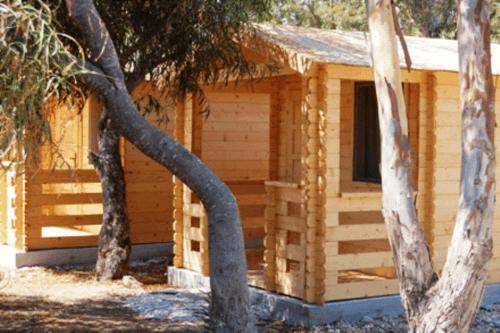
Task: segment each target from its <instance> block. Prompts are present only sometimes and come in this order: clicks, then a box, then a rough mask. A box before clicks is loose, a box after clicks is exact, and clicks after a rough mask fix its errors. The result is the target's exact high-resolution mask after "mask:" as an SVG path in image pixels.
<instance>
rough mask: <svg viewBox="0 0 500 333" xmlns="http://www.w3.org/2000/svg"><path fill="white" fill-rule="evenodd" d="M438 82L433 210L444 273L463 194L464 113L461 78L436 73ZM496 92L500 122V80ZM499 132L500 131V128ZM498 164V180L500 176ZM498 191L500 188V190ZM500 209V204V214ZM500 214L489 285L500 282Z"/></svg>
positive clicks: (498, 140)
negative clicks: (461, 170) (461, 171)
mask: <svg viewBox="0 0 500 333" xmlns="http://www.w3.org/2000/svg"><path fill="white" fill-rule="evenodd" d="M432 79H433V81H434V90H433V94H434V96H435V97H434V100H433V103H434V109H435V122H434V128H433V130H434V135H435V141H434V145H433V148H434V151H435V155H434V172H433V174H434V178H433V192H434V202H433V209H432V223H433V224H432V236H431V237H432V242H431V248H432V251H433V260H434V264H435V267H436V269H438V270H441V269H442V267H443V265H444V262H445V260H446V254H447V248H448V244H449V242H450V239H451V235H452V233H453V226H454V224H455V220H456V214H457V207H458V194H459V190H460V165H461V159H460V150H461V144H460V138H461V121H462V119H461V112H460V87H459V79H458V74H456V73H446V72H436V73H434V74H433V75H432ZM494 84H495V86H496V87H495V88H496V103H495V108H496V109H495V111H496V119H497V123H498V122H499V119H500V79H499V77H498V76H497V77H496V78H495V77H494ZM497 129H498V127H497ZM495 144H496V153H497V156H499V155H498V154H499V153H500V133H499V132H498V130H497V131H496V133H495ZM499 172H500V169H499V165H498V164H497V168H496V173H497V179H498V175H500V173H499ZM497 189H498V186H497ZM498 209H499V204H498V201H497V203H496V210H498ZM499 243H500V214H498V212H497V213H496V214H495V215H494V221H493V244H494V246H493V258H492V259H491V261H490V263H489V267H488V283H494V282H500V246H499V245H498V244H499Z"/></svg>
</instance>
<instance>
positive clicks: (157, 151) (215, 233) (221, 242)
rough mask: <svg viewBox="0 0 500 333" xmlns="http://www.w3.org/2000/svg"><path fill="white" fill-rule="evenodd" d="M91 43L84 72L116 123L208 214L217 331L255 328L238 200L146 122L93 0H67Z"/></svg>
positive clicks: (203, 168)
mask: <svg viewBox="0 0 500 333" xmlns="http://www.w3.org/2000/svg"><path fill="white" fill-rule="evenodd" d="M66 6H67V8H68V13H69V16H70V18H71V19H72V21H73V23H74V24H75V26H76V27H77V28H78V29H79V30H80V32H81V37H82V39H83V42H84V44H85V45H86V47H87V53H88V54H89V61H87V62H85V63H81V64H80V65H81V66H82V67H85V68H86V69H87V70H92V71H93V72H87V73H84V74H83V76H84V78H85V80H86V81H87V83H88V84H89V86H90V87H91V89H92V90H93V91H94V92H95V93H96V95H97V96H98V97H99V98H100V99H101V100H102V102H103V103H104V106H105V108H106V111H107V113H108V116H109V119H110V120H111V124H112V127H113V128H114V129H115V130H116V131H117V132H118V133H119V134H120V135H123V136H124V137H125V138H126V139H127V140H128V141H130V142H131V143H132V144H134V145H135V146H136V147H137V148H138V149H139V150H140V151H142V152H143V153H144V154H145V155H147V156H149V157H151V158H152V159H154V160H156V161H157V162H158V163H160V164H162V165H163V166H165V167H166V168H167V169H168V170H170V171H171V172H172V173H173V174H174V175H176V176H177V177H178V178H179V179H181V180H182V181H183V182H184V183H185V184H186V185H187V186H188V187H189V188H191V189H192V190H193V192H195V193H196V194H197V195H198V197H199V198H200V200H201V202H202V203H203V205H204V207H205V209H206V211H207V216H208V227H209V258H210V286H211V297H212V303H211V310H210V311H211V319H212V325H213V329H214V331H216V332H256V327H255V319H254V316H253V313H252V310H251V307H250V296H249V292H248V284H247V267H246V258H245V249H244V245H243V232H242V229H241V224H240V216H239V209H238V205H237V203H236V199H235V197H234V196H233V194H232V193H231V191H230V190H229V188H228V187H227V186H226V185H225V184H224V183H223V182H222V181H221V180H220V179H219V178H218V177H217V176H216V175H215V174H214V173H213V172H212V171H211V170H210V169H209V168H208V167H207V166H206V165H205V164H204V163H203V162H202V161H201V160H200V159H198V158H197V157H196V156H195V155H193V154H192V153H191V152H189V151H188V150H186V149H185V148H184V147H183V146H182V145H180V144H178V143H176V142H175V141H174V140H173V139H171V138H170V137H169V136H168V135H166V134H165V133H163V132H162V131H160V130H159V129H158V128H156V127H154V126H153V125H151V124H150V123H148V122H147V121H146V120H145V119H144V117H142V115H141V114H140V113H139V111H138V110H137V107H136V105H135V104H134V102H133V101H132V99H131V97H130V95H129V93H128V91H127V87H126V85H125V80H124V75H123V71H122V69H121V67H120V64H119V61H118V57H117V54H116V50H115V47H114V44H113V41H112V40H111V37H110V36H109V33H108V31H107V29H106V26H105V24H104V22H103V21H102V19H101V17H100V15H99V13H98V11H97V9H96V8H95V6H94V3H93V1H92V0H79V1H73V0H66Z"/></svg>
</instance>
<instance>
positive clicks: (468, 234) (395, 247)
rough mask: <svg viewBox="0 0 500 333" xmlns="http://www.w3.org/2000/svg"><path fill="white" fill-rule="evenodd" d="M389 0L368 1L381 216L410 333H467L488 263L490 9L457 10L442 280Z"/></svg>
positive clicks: (466, 6) (468, 0) (466, 2)
mask: <svg viewBox="0 0 500 333" xmlns="http://www.w3.org/2000/svg"><path fill="white" fill-rule="evenodd" d="M392 6H393V3H392V1H391V0H367V10H368V19H369V28H370V38H371V49H372V59H373V69H374V75H375V83H376V88H377V98H378V103H379V121H380V132H381V137H382V138H381V141H382V158H381V176H382V189H383V214H384V218H385V223H386V226H387V229H388V236H389V241H390V244H391V248H392V252H393V256H394V263H395V267H396V272H397V274H398V278H399V281H400V293H401V298H402V302H403V305H404V308H405V310H406V316H407V319H408V324H409V331H410V332H467V331H468V329H469V326H470V324H471V322H472V320H473V318H474V315H475V313H476V312H477V309H478V307H479V302H480V299H481V295H482V291H483V288H484V282H485V279H486V266H487V262H488V260H489V259H490V257H491V248H492V237H491V227H492V214H493V209H494V195H495V174H494V172H495V149H494V144H493V143H494V140H493V135H494V126H495V118H494V89H493V84H492V82H493V81H492V74H491V63H490V61H491V53H490V42H489V6H488V3H487V1H478V0H462V1H460V4H459V12H460V20H459V57H460V80H461V96H462V103H461V108H462V174H461V187H460V200H459V210H458V214H457V223H456V226H455V230H454V233H453V237H452V241H451V245H450V248H449V251H448V256H447V260H446V263H445V266H444V269H443V273H442V276H441V278H440V279H439V280H437V277H436V274H435V273H434V270H433V267H432V263H431V260H430V253H429V250H428V246H427V243H426V241H425V237H424V235H423V232H422V229H421V227H420V224H419V222H418V219H417V215H416V209H415V205H414V202H413V189H412V186H411V180H410V175H411V172H410V167H411V161H410V154H409V152H410V147H409V144H408V125H407V115H406V110H405V103H404V97H403V93H402V89H401V78H400V69H399V57H398V54H397V45H396V37H395V31H394V18H393V16H392Z"/></svg>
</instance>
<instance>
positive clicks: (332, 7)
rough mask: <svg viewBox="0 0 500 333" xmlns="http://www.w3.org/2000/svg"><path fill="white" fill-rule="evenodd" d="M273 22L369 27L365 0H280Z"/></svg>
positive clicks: (276, 6)
mask: <svg viewBox="0 0 500 333" xmlns="http://www.w3.org/2000/svg"><path fill="white" fill-rule="evenodd" d="M272 14H273V18H272V19H271V22H273V23H277V24H290V25H294V26H303V27H315V28H328V29H341V30H362V31H366V30H367V29H368V26H367V24H368V23H367V20H366V14H365V5H364V0H349V1H342V0H279V1H276V2H275V5H274V8H273V11H272Z"/></svg>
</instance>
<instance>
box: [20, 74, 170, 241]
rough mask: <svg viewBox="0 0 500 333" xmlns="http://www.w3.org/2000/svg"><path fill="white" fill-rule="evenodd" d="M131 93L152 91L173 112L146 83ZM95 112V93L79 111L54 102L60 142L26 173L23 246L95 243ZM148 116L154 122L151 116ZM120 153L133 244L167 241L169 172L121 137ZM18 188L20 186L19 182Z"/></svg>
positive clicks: (98, 205)
mask: <svg viewBox="0 0 500 333" xmlns="http://www.w3.org/2000/svg"><path fill="white" fill-rule="evenodd" d="M134 95H135V97H136V100H137V101H138V102H139V103H140V104H144V103H147V102H148V101H147V98H142V99H141V97H143V96H146V95H153V96H155V97H156V98H157V99H158V100H159V102H160V104H161V108H163V110H167V113H168V114H169V115H170V116H169V117H170V118H172V117H173V110H174V108H173V106H172V105H171V104H170V103H168V102H167V100H166V99H165V98H164V96H163V95H162V94H161V93H160V92H158V91H156V90H154V89H153V88H152V87H151V86H150V85H149V84H147V83H144V84H142V85H140V86H139V87H138V88H137V90H136V91H135V92H134ZM99 114H100V105H99V103H98V102H97V100H95V99H93V98H90V99H89V100H88V101H87V103H86V104H85V106H84V108H83V110H81V112H79V110H76V109H71V110H70V109H68V108H66V107H65V106H57V107H52V119H51V131H52V135H53V139H54V140H55V141H56V142H57V143H58V148H59V153H60V156H59V157H60V158H54V156H56V155H54V152H53V151H52V150H50V149H49V148H48V147H45V148H44V149H43V150H42V152H41V161H42V163H41V165H40V167H39V169H37V170H27V172H26V175H25V182H26V185H25V188H26V193H25V195H24V206H25V207H24V209H25V216H26V217H25V218H26V223H25V224H23V225H24V226H25V229H26V230H25V231H24V232H22V231H21V233H22V235H23V237H21V238H24V242H25V244H24V245H23V247H24V248H25V249H27V250H35V249H50V248H70V247H85V246H95V245H96V244H97V235H98V233H99V230H100V225H101V221H102V199H101V188H100V183H99V179H98V177H97V175H96V174H95V171H94V169H93V167H92V166H91V165H90V164H89V162H88V159H87V154H88V152H89V149H95V145H96V144H97V143H96V140H95V139H94V138H93V137H94V135H95V134H96V130H97V122H98V119H99ZM149 117H150V118H151V119H152V120H153V121H155V119H154V117H153V116H149ZM163 129H164V130H165V131H167V132H171V131H172V129H173V124H169V125H166V126H164V125H163ZM122 153H123V154H122V156H123V162H124V169H125V177H126V181H127V204H128V212H129V216H130V227H131V239H132V243H134V244H139V243H155V242H165V241H171V240H172V214H173V213H172V209H173V208H172V176H171V174H170V173H169V172H167V171H164V170H163V169H162V168H160V167H159V166H158V165H157V164H156V163H155V162H153V161H151V160H149V159H148V158H147V157H146V156H144V155H143V154H142V153H140V152H138V151H137V150H136V149H135V148H134V147H133V146H132V145H131V144H129V143H125V142H124V141H123V142H122ZM19 182H21V183H23V180H21V179H19ZM19 188H20V189H21V190H20V191H22V189H23V187H22V186H21V187H19ZM19 209H20V208H19ZM16 223H17V224H19V225H20V224H21V223H19V222H16ZM16 230H17V228H16ZM20 230H22V229H20Z"/></svg>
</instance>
